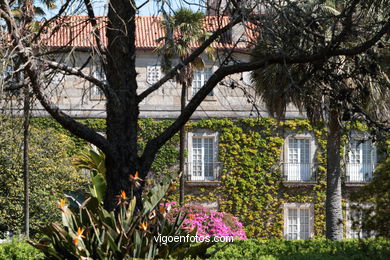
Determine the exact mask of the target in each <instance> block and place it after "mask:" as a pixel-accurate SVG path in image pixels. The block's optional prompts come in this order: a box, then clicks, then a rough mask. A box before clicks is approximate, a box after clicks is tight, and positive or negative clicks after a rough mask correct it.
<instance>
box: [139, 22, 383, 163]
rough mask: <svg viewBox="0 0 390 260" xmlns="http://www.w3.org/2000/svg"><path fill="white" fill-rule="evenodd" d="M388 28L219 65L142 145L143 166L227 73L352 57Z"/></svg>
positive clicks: (376, 40)
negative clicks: (351, 41) (352, 39)
mask: <svg viewBox="0 0 390 260" xmlns="http://www.w3.org/2000/svg"><path fill="white" fill-rule="evenodd" d="M389 30H390V21H387V22H386V23H385V24H384V26H383V27H382V29H381V30H380V31H379V32H378V33H376V34H375V35H374V36H373V37H372V38H371V39H369V40H367V41H365V42H364V43H362V44H360V45H357V46H354V47H351V48H342V49H331V48H327V47H326V48H324V49H323V50H322V51H320V52H318V53H314V54H312V55H309V56H307V55H298V56H294V57H286V56H285V55H275V56H273V57H268V58H264V59H261V60H258V61H252V62H245V63H241V64H234V65H229V66H225V67H220V68H219V69H218V70H217V71H216V72H215V73H214V74H213V75H212V76H211V77H210V78H209V80H208V81H207V82H206V84H205V85H204V86H203V87H202V88H201V89H200V90H199V91H198V92H197V93H196V94H195V96H194V97H193V98H192V99H191V101H190V102H189V103H188V105H187V106H186V108H185V109H184V111H183V112H182V113H181V114H180V115H179V117H178V118H177V119H176V120H175V121H174V122H173V123H172V125H170V126H169V127H168V128H167V129H166V130H165V131H164V132H162V133H161V134H160V135H159V136H157V137H156V138H154V139H152V140H150V141H149V142H148V144H147V145H146V148H145V150H144V153H143V155H142V157H141V161H143V162H144V166H143V167H150V165H149V164H151V163H152V162H153V160H154V158H155V156H156V153H157V151H158V150H159V149H160V147H161V146H162V145H164V144H165V143H166V142H167V141H168V140H169V139H170V138H171V137H172V136H173V135H175V134H176V133H177V132H178V131H179V130H180V128H181V127H182V126H183V125H185V123H186V122H187V121H188V120H189V119H190V117H191V116H192V114H193V113H194V112H195V110H196V109H197V108H198V107H199V105H200V104H201V103H202V101H203V100H204V99H205V98H206V96H207V95H208V94H209V93H210V92H211V91H212V90H213V88H214V87H215V86H216V85H217V84H218V83H219V82H220V81H221V80H223V78H225V77H226V76H228V75H232V74H235V73H240V72H244V71H252V70H256V69H260V68H263V67H265V66H268V65H270V64H276V63H280V64H295V63H307V62H314V61H319V60H326V59H328V58H330V57H333V56H340V55H345V56H353V55H357V54H359V53H362V52H364V51H366V50H368V49H369V48H370V47H372V46H373V45H374V44H375V43H376V42H378V41H379V40H380V39H381V38H382V36H384V35H385V34H386V33H388V32H389Z"/></svg>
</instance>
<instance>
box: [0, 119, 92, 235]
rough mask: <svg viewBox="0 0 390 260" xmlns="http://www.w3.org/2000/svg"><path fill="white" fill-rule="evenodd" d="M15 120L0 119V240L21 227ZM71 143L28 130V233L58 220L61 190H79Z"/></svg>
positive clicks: (48, 132)
mask: <svg viewBox="0 0 390 260" xmlns="http://www.w3.org/2000/svg"><path fill="white" fill-rule="evenodd" d="M19 129H22V127H21V121H20V120H18V119H7V120H2V118H0V133H1V136H0V238H2V237H3V233H4V232H5V231H11V232H13V233H17V232H18V231H19V230H20V229H21V228H22V226H23V170H22V150H21V147H22V140H23V139H22V133H21V131H20V130H19ZM74 145H75V144H74V142H73V141H72V140H71V139H70V138H69V137H68V136H66V135H64V134H59V133H54V132H53V131H51V130H49V129H46V130H43V129H37V128H34V127H31V134H30V149H29V158H30V160H29V169H30V232H31V235H35V234H36V233H37V232H38V231H39V229H40V225H41V224H43V223H47V222H50V221H56V220H60V216H61V215H60V214H59V213H58V212H57V211H55V207H54V206H55V203H56V201H58V200H59V199H60V198H61V197H62V196H63V192H64V190H76V189H81V188H83V186H84V184H85V183H86V178H84V176H83V175H80V174H79V173H77V172H76V170H75V169H74V168H73V167H72V165H71V160H70V157H69V155H68V151H70V150H72V149H73V148H74Z"/></svg>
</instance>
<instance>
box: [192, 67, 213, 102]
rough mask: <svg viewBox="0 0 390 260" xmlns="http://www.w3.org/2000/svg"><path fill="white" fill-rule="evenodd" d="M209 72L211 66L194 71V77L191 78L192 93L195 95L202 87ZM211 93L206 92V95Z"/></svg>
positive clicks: (208, 76) (210, 72) (207, 78)
mask: <svg viewBox="0 0 390 260" xmlns="http://www.w3.org/2000/svg"><path fill="white" fill-rule="evenodd" d="M211 74H212V69H211V68H207V69H203V70H197V71H195V72H194V78H193V80H192V95H195V94H196V93H197V92H198V91H199V90H200V89H201V88H202V87H203V85H204V84H205V83H206V82H207V81H208V80H209V78H210V76H211ZM213 95H214V94H213V92H210V93H209V94H208V96H213Z"/></svg>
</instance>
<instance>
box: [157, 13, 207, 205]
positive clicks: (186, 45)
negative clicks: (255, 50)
mask: <svg viewBox="0 0 390 260" xmlns="http://www.w3.org/2000/svg"><path fill="white" fill-rule="evenodd" d="M203 20H204V14H203V13H201V12H193V11H192V10H190V9H186V8H181V9H179V10H178V11H176V12H175V14H174V15H171V16H170V15H167V14H166V13H164V21H163V22H162V26H163V28H164V29H165V31H166V35H167V36H166V37H164V38H162V39H160V41H164V44H162V45H161V46H160V47H158V48H157V51H158V53H159V54H160V55H161V57H162V60H161V63H162V64H161V68H162V71H163V72H164V73H167V72H168V71H169V70H170V69H172V61H173V59H180V60H184V59H186V58H187V57H188V56H189V55H190V53H191V52H192V50H191V47H192V46H193V45H194V44H197V43H201V42H203V41H204V40H205V39H206V37H207V35H208V34H207V32H205V31H204V29H203ZM205 53H206V54H207V56H208V57H209V58H210V59H213V49H212V48H211V47H208V48H207V49H206V51H205ZM204 67H205V64H204V61H203V60H202V58H199V57H198V58H196V59H195V60H194V61H193V62H191V63H190V64H188V65H187V66H185V67H183V68H182V69H181V70H180V71H179V73H178V75H177V76H176V78H175V79H176V81H177V82H178V83H179V84H180V85H181V87H182V88H181V101H180V102H181V111H183V110H184V108H185V105H186V96H187V90H188V88H189V87H191V85H192V80H193V78H194V70H201V69H203V68H204ZM184 144H185V127H184V126H183V127H182V128H181V129H180V158H179V161H180V172H181V177H180V204H183V203H184V162H185V157H184V150H185V147H184Z"/></svg>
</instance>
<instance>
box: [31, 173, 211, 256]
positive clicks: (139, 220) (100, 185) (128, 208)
mask: <svg viewBox="0 0 390 260" xmlns="http://www.w3.org/2000/svg"><path fill="white" fill-rule="evenodd" d="M92 174H93V177H92V183H93V186H92V187H91V192H90V195H89V197H88V198H87V199H86V200H83V201H78V200H77V199H76V197H71V196H69V195H68V198H69V199H70V200H72V199H73V203H76V204H77V205H78V206H76V207H73V206H70V205H67V204H66V202H65V201H64V200H62V201H60V203H59V205H58V207H59V209H60V210H61V212H62V219H63V223H62V225H59V224H57V223H50V224H49V225H48V226H47V227H46V228H45V230H44V233H45V235H46V236H47V238H48V239H49V241H50V243H49V244H47V243H45V241H47V238H44V240H41V241H40V242H38V243H35V242H31V244H32V245H34V246H35V247H36V248H38V249H40V250H42V251H43V252H44V253H45V255H46V256H48V257H50V258H56V259H80V258H81V259H130V258H148V259H150V258H167V257H175V258H182V257H186V256H199V255H203V254H204V253H205V251H206V249H207V247H208V246H210V245H211V244H209V243H200V244H193V245H191V243H190V241H183V242H182V241H181V239H180V241H176V240H175V241H172V242H168V243H164V241H161V240H160V241H159V239H158V236H163V237H165V236H166V237H168V236H182V237H185V236H190V235H191V236H194V235H195V232H196V231H193V232H188V231H187V230H186V229H185V227H183V225H182V224H183V221H185V219H186V218H185V215H183V214H181V213H180V214H178V216H177V217H176V219H175V221H173V222H170V221H167V217H166V215H167V214H168V213H169V212H168V211H169V209H166V208H164V207H158V204H159V202H160V201H161V199H162V198H163V197H164V196H165V194H166V193H167V192H168V191H169V189H170V187H171V184H172V183H171V179H170V178H165V179H164V180H163V181H162V183H160V184H159V185H156V186H155V187H153V188H152V189H151V191H150V192H148V193H146V194H145V195H143V197H142V204H143V208H142V209H141V210H136V198H135V197H133V196H132V194H126V193H125V192H124V191H121V193H120V195H118V209H117V211H116V212H114V211H111V212H108V211H106V210H105V209H104V208H103V202H102V200H103V195H104V192H105V190H106V184H105V181H104V178H103V177H102V176H101V175H99V174H98V173H96V172H93V173H92ZM132 177H133V179H134V180H135V179H136V177H135V176H132ZM133 185H136V184H135V182H134V183H133ZM128 195H129V196H128Z"/></svg>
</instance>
